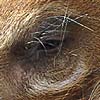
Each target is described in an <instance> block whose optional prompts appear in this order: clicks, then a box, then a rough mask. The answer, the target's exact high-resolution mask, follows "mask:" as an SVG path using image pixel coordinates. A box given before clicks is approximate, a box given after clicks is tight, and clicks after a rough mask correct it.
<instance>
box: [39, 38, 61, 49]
mask: <svg viewBox="0 0 100 100" xmlns="http://www.w3.org/2000/svg"><path fill="white" fill-rule="evenodd" d="M60 43H61V41H60V40H47V41H45V42H43V44H44V46H45V48H46V50H53V49H57V47H59V45H60ZM38 50H44V47H43V46H42V45H41V44H40V45H39V46H38Z"/></svg>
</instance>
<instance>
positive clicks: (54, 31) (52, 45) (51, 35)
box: [26, 16, 68, 52]
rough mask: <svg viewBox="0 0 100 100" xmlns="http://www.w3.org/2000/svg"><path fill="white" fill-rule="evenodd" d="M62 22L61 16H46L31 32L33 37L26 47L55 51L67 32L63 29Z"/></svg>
mask: <svg viewBox="0 0 100 100" xmlns="http://www.w3.org/2000/svg"><path fill="white" fill-rule="evenodd" d="M62 22H63V17H58V16H56V17H50V18H47V19H46V20H45V21H43V22H42V23H41V24H40V26H39V27H38V31H37V32H34V33H32V37H33V39H32V40H31V41H29V42H28V43H27V45H26V48H27V49H33V48H34V49H33V51H34V50H36V51H45V52H50V51H51V52H53V51H57V50H58V48H59V46H60V44H61V43H62V41H64V40H65V38H66V34H67V33H68V31H66V30H64V27H62ZM64 25H65V23H64ZM65 33H66V34H65ZM63 35H64V38H63ZM34 52H35V51H34Z"/></svg>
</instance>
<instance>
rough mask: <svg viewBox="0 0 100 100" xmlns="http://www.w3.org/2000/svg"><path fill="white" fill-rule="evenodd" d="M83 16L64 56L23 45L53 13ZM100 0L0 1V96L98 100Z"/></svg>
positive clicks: (5, 98) (27, 99)
mask: <svg viewBox="0 0 100 100" xmlns="http://www.w3.org/2000/svg"><path fill="white" fill-rule="evenodd" d="M66 8H68V11H67V15H70V16H73V17H78V16H82V15H85V14H86V15H87V16H85V17H83V18H82V19H81V20H80V23H82V25H84V26H87V27H89V28H91V29H92V30H93V31H91V30H88V29H87V28H84V27H81V26H80V25H77V24H75V25H70V31H71V33H69V35H70V37H71V38H72V39H73V41H71V40H68V41H67V42H65V43H64V44H65V46H64V47H63V48H62V50H61V54H59V57H57V58H56V59H54V57H55V56H56V54H52V56H43V55H42V57H40V58H39V59H38V61H37V60H36V59H35V58H36V55H35V54H34V55H32V57H26V55H28V54H30V52H27V51H26V50H25V49H24V44H25V43H26V42H28V41H29V40H31V39H32V36H31V34H30V33H33V34H34V32H35V31H36V30H37V29H38V26H39V25H40V23H41V22H42V21H44V20H45V19H46V18H48V17H51V16H62V15H65V13H66ZM99 99H100V0H0V100H99Z"/></svg>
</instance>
